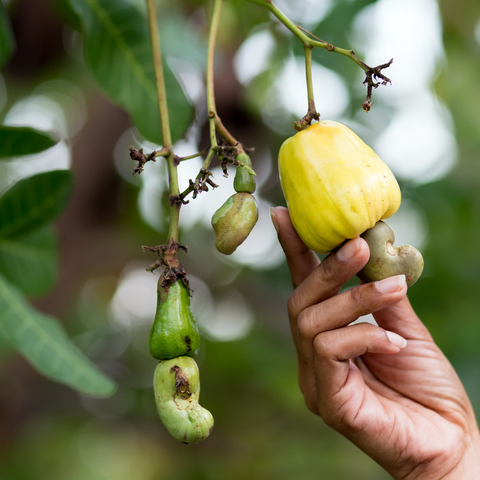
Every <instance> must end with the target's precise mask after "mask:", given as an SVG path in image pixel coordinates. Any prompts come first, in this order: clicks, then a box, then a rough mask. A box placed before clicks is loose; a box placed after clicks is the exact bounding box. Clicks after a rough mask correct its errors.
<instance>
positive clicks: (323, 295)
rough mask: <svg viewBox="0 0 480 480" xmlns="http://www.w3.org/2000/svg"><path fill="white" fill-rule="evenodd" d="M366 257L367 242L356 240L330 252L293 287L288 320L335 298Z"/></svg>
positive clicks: (361, 266) (360, 267) (362, 265)
mask: <svg viewBox="0 0 480 480" xmlns="http://www.w3.org/2000/svg"><path fill="white" fill-rule="evenodd" d="M369 256H370V253H369V250H368V245H367V242H365V240H364V239H363V238H360V237H357V238H354V239H353V240H350V241H349V242H347V243H346V244H345V245H343V246H342V247H341V248H340V250H338V251H337V252H334V253H331V254H330V255H329V256H328V257H327V258H326V259H325V260H323V262H322V263H321V264H320V265H319V266H318V267H317V268H316V269H315V270H313V271H312V272H311V273H310V275H309V276H308V277H307V278H306V279H305V280H304V281H303V282H302V283H301V284H300V285H299V286H298V287H297V288H296V290H295V291H294V292H293V294H292V295H291V296H290V299H289V302H288V313H289V315H290V317H291V318H296V317H297V316H298V314H299V313H300V312H301V311H303V310H305V309H306V308H308V307H310V306H312V305H315V304H316V303H319V302H322V301H323V300H326V299H327V298H330V297H333V296H334V295H336V294H337V293H338V292H339V291H340V289H341V288H342V285H343V284H344V283H345V282H347V281H348V280H350V278H352V277H353V276H354V275H355V274H356V273H357V272H359V271H360V270H361V269H362V268H363V267H364V266H365V264H366V263H367V261H368V258H369Z"/></svg>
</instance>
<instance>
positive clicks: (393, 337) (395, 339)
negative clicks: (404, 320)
mask: <svg viewBox="0 0 480 480" xmlns="http://www.w3.org/2000/svg"><path fill="white" fill-rule="evenodd" d="M385 333H386V334H387V337H388V339H389V340H390V342H391V343H393V344H394V345H395V346H396V347H398V348H405V347H406V346H407V341H406V340H405V339H404V338H403V337H401V336H400V335H398V334H396V333H393V332H389V331H388V330H386V331H385Z"/></svg>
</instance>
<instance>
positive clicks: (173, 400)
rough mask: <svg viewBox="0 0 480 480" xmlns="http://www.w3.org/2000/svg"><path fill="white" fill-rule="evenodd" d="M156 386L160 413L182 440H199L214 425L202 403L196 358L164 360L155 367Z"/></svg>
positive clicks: (166, 424) (166, 423) (192, 441)
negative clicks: (200, 401)
mask: <svg viewBox="0 0 480 480" xmlns="http://www.w3.org/2000/svg"><path fill="white" fill-rule="evenodd" d="M153 388H154V393H155V403H156V405H157V411H158V415H159V416H160V419H161V420H162V423H163V424H164V425H165V427H166V429H167V430H168V431H169V433H170V435H172V437H174V438H175V439H176V440H178V441H179V442H183V443H189V444H192V443H199V442H201V441H202V440H205V439H206V438H207V437H208V436H209V435H210V432H211V431H212V429H213V416H212V414H211V413H210V412H209V411H208V410H206V409H205V408H203V407H202V406H200V404H199V403H198V400H199V397H200V376H199V371H198V367H197V364H196V363H195V360H193V358H190V357H178V358H173V359H170V360H163V361H161V362H160V363H159V364H158V365H157V368H156V369H155V374H154V379H153Z"/></svg>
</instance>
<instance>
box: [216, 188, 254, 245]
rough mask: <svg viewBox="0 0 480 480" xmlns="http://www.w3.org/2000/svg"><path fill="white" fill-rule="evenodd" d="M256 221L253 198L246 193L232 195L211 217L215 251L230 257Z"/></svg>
mask: <svg viewBox="0 0 480 480" xmlns="http://www.w3.org/2000/svg"><path fill="white" fill-rule="evenodd" d="M257 220H258V207H257V202H256V201H255V198H254V197H253V196H252V195H250V194H249V193H246V192H240V193H236V194H235V195H232V196H231V197H230V198H229V199H228V200H227V201H226V202H225V203H224V204H223V205H222V206H221V207H220V208H219V209H218V210H217V211H216V212H215V213H214V215H213V217H212V226H213V229H214V230H215V235H216V242H215V246H216V247H217V250H218V251H219V252H221V253H223V254H224V255H231V254H232V253H233V252H234V251H235V250H236V249H237V247H238V246H239V245H241V244H242V243H243V242H244V241H245V240H246V238H247V237H248V235H249V234H250V232H251V231H252V229H253V227H254V226H255V224H256V223H257Z"/></svg>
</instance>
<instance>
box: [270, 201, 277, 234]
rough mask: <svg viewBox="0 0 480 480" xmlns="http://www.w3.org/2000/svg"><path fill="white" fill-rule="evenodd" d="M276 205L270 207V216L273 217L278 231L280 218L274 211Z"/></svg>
mask: <svg viewBox="0 0 480 480" xmlns="http://www.w3.org/2000/svg"><path fill="white" fill-rule="evenodd" d="M274 209H275V207H270V217H271V218H272V223H273V226H274V227H275V230H276V231H277V233H278V218H277V214H276V213H275V212H274Z"/></svg>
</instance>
